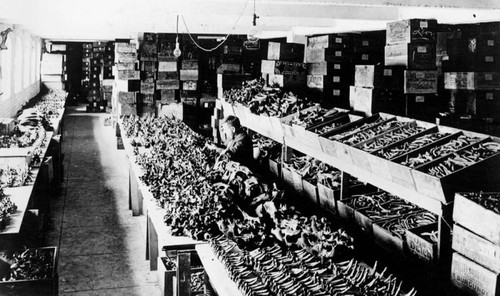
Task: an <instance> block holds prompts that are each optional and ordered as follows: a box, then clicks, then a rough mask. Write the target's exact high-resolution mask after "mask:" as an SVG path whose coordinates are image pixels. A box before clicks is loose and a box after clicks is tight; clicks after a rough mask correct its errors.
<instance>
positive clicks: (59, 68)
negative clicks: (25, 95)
mask: <svg viewBox="0 0 500 296" xmlns="http://www.w3.org/2000/svg"><path fill="white" fill-rule="evenodd" d="M40 73H41V75H42V77H41V82H42V84H43V85H44V86H45V87H46V88H48V89H65V81H66V55H65V54H61V53H57V54H56V53H44V54H43V56H42V63H41V70H40Z"/></svg>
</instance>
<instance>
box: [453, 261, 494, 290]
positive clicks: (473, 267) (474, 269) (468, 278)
mask: <svg viewBox="0 0 500 296" xmlns="http://www.w3.org/2000/svg"><path fill="white" fill-rule="evenodd" d="M451 282H452V284H453V285H454V286H455V287H456V288H457V289H459V290H460V291H461V292H466V293H468V294H470V295H481V296H497V295H500V285H499V276H498V273H496V272H493V271H491V270H489V269H487V268H485V267H483V266H481V265H479V264H477V263H476V262H474V261H472V260H469V259H467V258H466V257H464V256H462V255H460V254H459V253H453V259H452V263H451Z"/></svg>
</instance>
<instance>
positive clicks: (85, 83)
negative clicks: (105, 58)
mask: <svg viewBox="0 0 500 296" xmlns="http://www.w3.org/2000/svg"><path fill="white" fill-rule="evenodd" d="M91 57H92V43H83V44H82V84H81V87H82V92H81V96H82V97H85V98H86V97H87V95H88V91H89V81H90V58H91Z"/></svg>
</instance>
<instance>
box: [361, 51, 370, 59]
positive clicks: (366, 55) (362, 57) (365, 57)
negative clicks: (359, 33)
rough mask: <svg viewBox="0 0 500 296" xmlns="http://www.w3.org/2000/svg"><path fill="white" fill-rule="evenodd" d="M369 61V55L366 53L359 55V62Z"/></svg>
mask: <svg viewBox="0 0 500 296" xmlns="http://www.w3.org/2000/svg"><path fill="white" fill-rule="evenodd" d="M369 59H370V55H368V54H366V53H365V54H362V55H361V60H363V61H368V60H369Z"/></svg>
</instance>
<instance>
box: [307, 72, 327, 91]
mask: <svg viewBox="0 0 500 296" xmlns="http://www.w3.org/2000/svg"><path fill="white" fill-rule="evenodd" d="M324 86H325V84H324V76H322V75H307V87H309V88H324Z"/></svg>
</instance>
